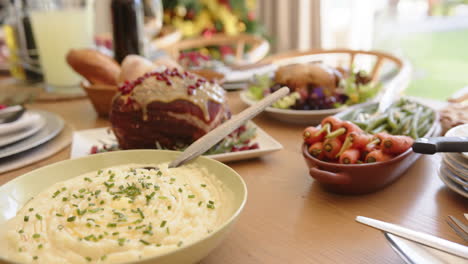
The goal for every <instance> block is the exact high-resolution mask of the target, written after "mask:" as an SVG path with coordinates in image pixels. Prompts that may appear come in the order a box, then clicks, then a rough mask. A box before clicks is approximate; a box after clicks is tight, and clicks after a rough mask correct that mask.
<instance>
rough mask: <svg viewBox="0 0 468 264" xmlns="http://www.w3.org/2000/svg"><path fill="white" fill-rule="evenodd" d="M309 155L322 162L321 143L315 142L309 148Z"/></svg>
mask: <svg viewBox="0 0 468 264" xmlns="http://www.w3.org/2000/svg"><path fill="white" fill-rule="evenodd" d="M309 153H310V155H312V156H314V157H315V158H317V159H319V160H323V157H324V156H325V153H324V151H323V143H322V142H315V143H314V144H312V146H310V147H309Z"/></svg>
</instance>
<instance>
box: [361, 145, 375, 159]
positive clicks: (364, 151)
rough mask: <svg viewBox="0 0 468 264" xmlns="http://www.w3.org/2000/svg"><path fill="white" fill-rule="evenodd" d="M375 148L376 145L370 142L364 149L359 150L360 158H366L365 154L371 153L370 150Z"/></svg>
mask: <svg viewBox="0 0 468 264" xmlns="http://www.w3.org/2000/svg"><path fill="white" fill-rule="evenodd" d="M376 149H377V145H375V144H370V145H366V146H365V148H364V149H362V151H361V159H362V160H364V161H365V160H366V157H367V154H369V153H371V152H372V151H374V150H376Z"/></svg>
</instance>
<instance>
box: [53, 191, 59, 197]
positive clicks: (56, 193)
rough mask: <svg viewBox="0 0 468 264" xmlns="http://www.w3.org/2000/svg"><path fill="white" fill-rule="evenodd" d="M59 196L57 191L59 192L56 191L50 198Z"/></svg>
mask: <svg viewBox="0 0 468 264" xmlns="http://www.w3.org/2000/svg"><path fill="white" fill-rule="evenodd" d="M59 194H60V191H59V190H57V191H56V192H54V194H53V195H52V198H55V197H57V196H58V195H59Z"/></svg>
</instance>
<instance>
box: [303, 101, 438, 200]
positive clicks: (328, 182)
mask: <svg viewBox="0 0 468 264" xmlns="http://www.w3.org/2000/svg"><path fill="white" fill-rule="evenodd" d="M371 104H375V103H368V104H365V105H371ZM426 106H427V105H426ZM354 109H355V108H352V109H350V110H348V111H345V112H342V113H339V114H337V115H335V116H337V117H340V118H341V117H343V116H346V115H347V114H348V113H349V111H351V110H354ZM433 110H434V109H433ZM437 120H438V114H437V111H435V110H434V123H433V124H432V127H431V128H430V129H429V130H428V132H427V133H426V135H424V137H428V136H432V135H433V136H436V135H438V133H439V132H440V131H439V130H440V128H439V127H440V125H439V123H438V121H437ZM302 155H303V156H304V159H305V161H306V163H307V166H308V167H309V174H310V176H311V177H312V178H314V179H315V180H317V181H318V182H319V183H320V184H322V185H323V186H324V187H325V188H326V189H327V190H329V191H332V192H335V193H341V194H364V193H370V192H374V191H377V190H379V189H382V188H384V187H385V186H387V185H389V184H391V183H392V182H394V181H395V180H397V179H398V178H399V177H400V176H401V175H403V174H404V172H405V171H406V170H408V169H409V167H411V165H413V163H414V162H416V160H417V159H418V158H420V157H421V155H420V154H417V153H414V152H413V150H412V149H411V148H410V149H408V150H407V151H406V152H404V153H402V154H400V155H399V156H396V157H394V158H393V159H391V160H388V161H385V162H377V163H369V164H351V165H349V164H339V163H332V162H325V161H321V160H318V159H316V158H315V157H313V156H312V155H310V154H309V152H308V149H307V145H306V144H305V143H304V144H303V145H302Z"/></svg>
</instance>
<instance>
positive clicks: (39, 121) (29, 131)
mask: <svg viewBox="0 0 468 264" xmlns="http://www.w3.org/2000/svg"><path fill="white" fill-rule="evenodd" d="M37 116H38V117H39V118H34V119H33V120H31V123H29V124H28V126H26V127H25V128H22V129H20V130H18V131H14V132H10V133H8V134H3V135H0V147H3V146H6V145H8V144H11V143H15V142H17V141H19V140H22V139H25V138H27V137H29V136H31V135H33V134H35V133H36V132H37V131H39V130H40V129H41V128H42V127H43V126H44V124H45V121H44V118H42V117H41V116H40V115H37Z"/></svg>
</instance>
